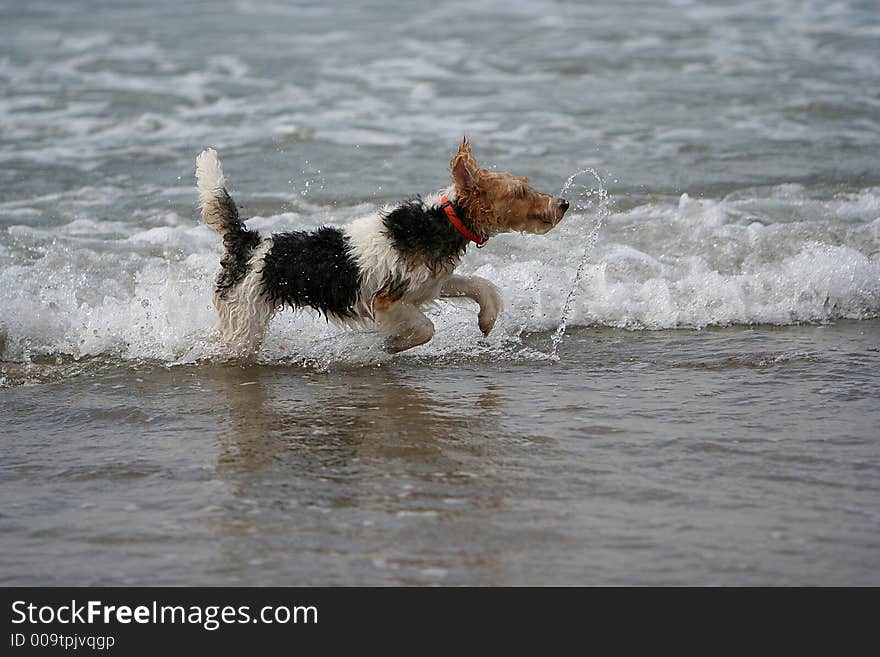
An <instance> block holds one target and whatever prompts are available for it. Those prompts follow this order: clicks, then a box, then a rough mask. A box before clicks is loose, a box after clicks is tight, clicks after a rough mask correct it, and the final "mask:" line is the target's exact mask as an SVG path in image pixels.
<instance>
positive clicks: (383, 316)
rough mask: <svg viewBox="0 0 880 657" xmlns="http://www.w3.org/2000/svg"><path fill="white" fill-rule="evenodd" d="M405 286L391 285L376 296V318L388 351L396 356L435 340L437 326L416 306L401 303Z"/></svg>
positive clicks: (374, 311) (374, 300) (374, 303)
mask: <svg viewBox="0 0 880 657" xmlns="http://www.w3.org/2000/svg"><path fill="white" fill-rule="evenodd" d="M405 291H406V283H399V284H397V285H393V284H388V285H386V286H385V287H384V288H382V289H381V290H379V291H378V292H377V293H376V294H375V295H374V296H373V316H374V317H375V318H376V322H377V323H378V324H379V328H380V329H381V331H382V333H384V334H385V335H386V336H387V337H386V339H385V350H386V351H387V352H388V353H391V354H396V353H398V352H401V351H405V350H407V349H412V348H413V347H418V346H419V345H420V344H425V343H426V342H428V341H429V340H430V339H431V338H433V337H434V324H433V323H432V322H431V320H430V319H428V318H427V317H425V315H424V313H422V311H420V310H419V309H418V308H416V307H415V306H413V305H411V304H408V303H406V302H405V301H403V300H402V297H403V293H404V292H405Z"/></svg>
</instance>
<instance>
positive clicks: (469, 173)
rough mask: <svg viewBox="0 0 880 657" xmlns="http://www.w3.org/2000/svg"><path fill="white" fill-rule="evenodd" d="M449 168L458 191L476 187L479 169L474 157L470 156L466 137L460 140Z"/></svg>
mask: <svg viewBox="0 0 880 657" xmlns="http://www.w3.org/2000/svg"><path fill="white" fill-rule="evenodd" d="M450 168H451V170H452V180H453V182H455V186H456V187H458V188H459V189H471V188H472V187H474V186H475V185H476V182H477V176H478V174H479V171H480V167H479V166H478V165H477V161H476V160H475V159H474V156H473V155H471V145H470V143H469V142H468V138H467V137H465V138H463V139H462V140H461V145H460V146H459V147H458V152H457V153H456V154H455V157H453V158H452V162H451V164H450Z"/></svg>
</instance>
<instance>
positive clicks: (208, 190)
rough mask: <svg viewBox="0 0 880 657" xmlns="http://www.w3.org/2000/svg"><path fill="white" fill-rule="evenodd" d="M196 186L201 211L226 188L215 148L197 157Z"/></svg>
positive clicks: (206, 150)
mask: <svg viewBox="0 0 880 657" xmlns="http://www.w3.org/2000/svg"><path fill="white" fill-rule="evenodd" d="M196 185H197V187H198V190H199V209H200V210H202V211H204V208H205V204H206V203H208V202H209V201H212V200H214V199H215V198H216V196H217V193H218V192H220V191H221V190H222V189H223V188H224V187H226V176H224V175H223V165H222V164H220V158H219V157H217V151H215V150H214V149H213V148H207V149H205V150H203V151H202V152H201V153H199V155H198V157H196Z"/></svg>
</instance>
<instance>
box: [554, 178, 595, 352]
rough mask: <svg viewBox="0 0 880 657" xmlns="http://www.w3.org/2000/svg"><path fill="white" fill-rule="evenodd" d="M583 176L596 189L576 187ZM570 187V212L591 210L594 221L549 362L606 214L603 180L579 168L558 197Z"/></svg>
mask: <svg viewBox="0 0 880 657" xmlns="http://www.w3.org/2000/svg"><path fill="white" fill-rule="evenodd" d="M584 174H589V175H591V176H592V177H593V178H595V180H596V182H597V183H598V188H597V187H589V186H587V185H586V184H584V183H578V184H576V183H575V181H576V180H577V179H578V177H579V176H583V175H584ZM572 187H579V188H580V191H579V192H578V194H577V201H575V203H574V210H575V211H576V212H584V213H586V212H589V211H591V210H594V211H595V215H596V219H595V222H594V224H593V228H592V229H591V230H590V232H589V234H587V239H586V240H585V241H584V253H583V255H582V256H581V260H580V263H579V264H578V268H577V271H576V272H575V275H574V280H573V281H572V284H571V289H570V290H569V292H568V296H567V297H566V298H565V303H564V304H563V306H562V315H561V317H560V320H559V326H557V327H556V332H555V333H554V334H553V349H552V351H551V354H550V355H551V358H552V359H553V360H558V359H559V345H560V344H562V339H563V338H564V337H565V330H566V328H567V326H568V320H569V317H570V315H571V308H572V305H573V304H574V300H575V297H576V296H577V289H578V286H579V285H580V282H581V278H583V275H584V271H585V270H586V267H587V262H588V261H589V258H590V252H591V251H592V250H593V247H594V246H595V245H596V240H597V239H598V237H599V231H600V230H601V229H602V224H603V223H605V219H606V218H607V217H608V213H609V209H608V190H607V189H606V188H605V181H604V180H602V176H600V175H599V173H598V172H597V171H596V170H595V169H593V168H591V167H587V168H586V169H581V170H580V171H577V172H575V173H573V174H572V175H570V176H569V177H568V179H567V180H566V181H565V184H564V185H563V186H562V189H561V190H560V192H559V195H560V196H563V197H564V196H565V194H566V192H568V191H569V190H570V189H571V188H572Z"/></svg>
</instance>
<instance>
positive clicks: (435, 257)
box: [383, 198, 470, 271]
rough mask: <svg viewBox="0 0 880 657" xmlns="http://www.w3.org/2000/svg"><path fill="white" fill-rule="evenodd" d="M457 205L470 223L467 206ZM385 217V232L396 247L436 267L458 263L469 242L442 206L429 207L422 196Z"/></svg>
mask: <svg viewBox="0 0 880 657" xmlns="http://www.w3.org/2000/svg"><path fill="white" fill-rule="evenodd" d="M454 207H455V211H456V213H457V214H458V216H459V217H460V218H462V219H463V221H464V223H465V224H467V222H466V220H465V219H464V216H465V215H464V210H463V208H462V207H461V206H459V205H455V206H454ZM383 221H384V223H385V233H386V235H387V236H388V239H390V240H391V243H392V244H393V245H394V248H395V249H397V250H398V251H399V252H400V254H401V255H402V256H403V257H405V258H408V259H411V260H414V261H417V262H420V263H421V264H424V265H425V266H427V267H428V268H430V269H431V270H433V271H439V270H441V269H443V268H445V267H447V266H450V265H454V264H455V262H454V261H455V260H457V259H458V258H460V257H461V256H462V254H463V253H464V251H465V249H466V248H467V245H468V242H469V240H468V239H467V238H466V237H465V236H464V235H462V234H461V233H459V232H458V230H457V229H456V228H455V226H453V225H452V223H450V221H449V218H448V217H447V216H446V213H445V212H444V211H443V210H442V209H440V208H439V207H433V208H426V207H425V206H424V204H423V203H422V201H421V199H418V198H416V199H414V200H412V201H407V202H406V203H404V204H403V205H401V206H399V207H397V208H395V209H394V210H392V211H391V212H389V213H388V214H386V215H385V217H384V218H383ZM469 227H470V226H469Z"/></svg>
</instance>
